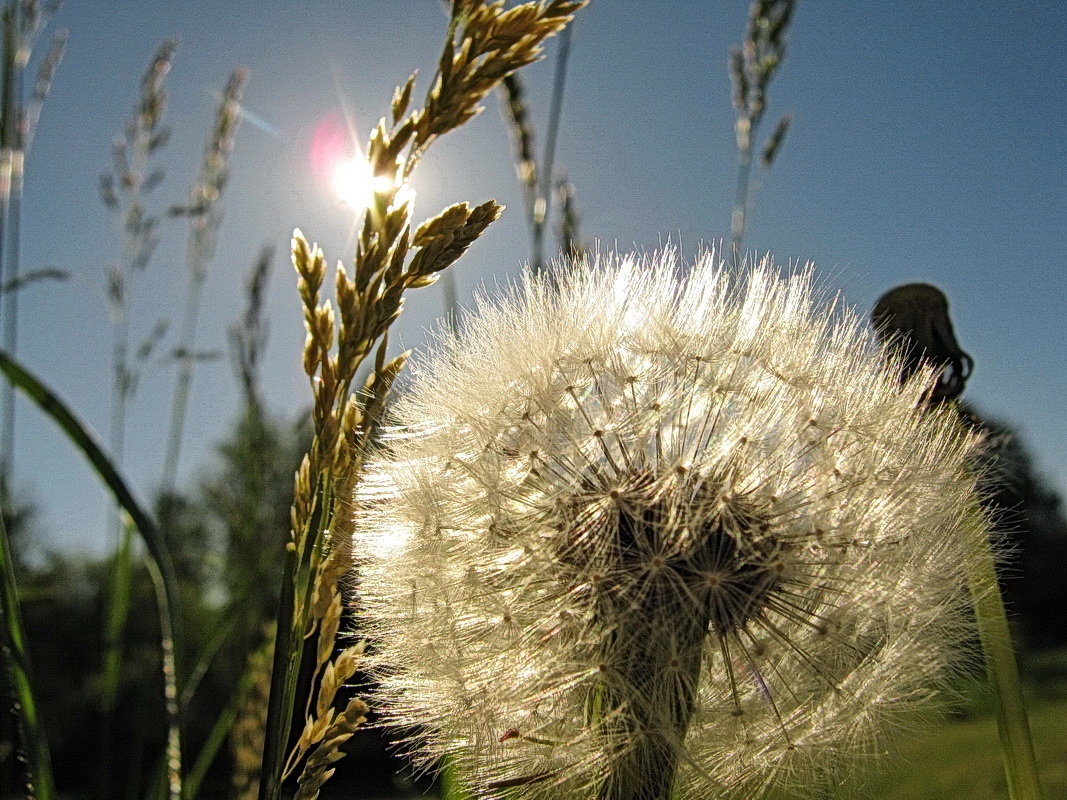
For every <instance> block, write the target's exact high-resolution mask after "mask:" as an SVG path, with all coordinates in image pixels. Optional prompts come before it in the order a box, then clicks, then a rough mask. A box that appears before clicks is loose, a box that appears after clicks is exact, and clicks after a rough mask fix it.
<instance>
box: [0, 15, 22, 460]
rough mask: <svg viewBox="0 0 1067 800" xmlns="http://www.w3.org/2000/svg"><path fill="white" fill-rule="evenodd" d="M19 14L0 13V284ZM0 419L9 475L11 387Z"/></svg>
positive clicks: (7, 303) (14, 144)
mask: <svg viewBox="0 0 1067 800" xmlns="http://www.w3.org/2000/svg"><path fill="white" fill-rule="evenodd" d="M19 27H20V26H19V13H18V7H17V4H16V3H10V4H8V5H7V6H6V7H5V8H4V11H3V66H2V69H3V75H2V77H0V284H3V283H6V282H7V281H8V279H9V275H8V270H9V268H10V265H9V264H7V263H5V259H4V254H5V250H6V249H7V247H6V245H7V236H8V221H9V216H10V213H11V199H12V192H11V189H12V182H13V179H14V174H15V159H16V156H17V154H18V116H19V107H18V100H17V96H18V87H21V76H22V66H21V63H20V62H21V59H20V58H19V53H18V51H19V39H20V38H21V37H20V36H19ZM17 294H18V293H17V292H13V293H11V295H10V296H9V297H7V298H4V312H5V316H7V312H8V311H9V309H10V308H11V302H12V301H11V298H12V297H15V296H17ZM4 323H5V324H4V338H5V339H6V338H7V330H8V325H7V320H5V321H4ZM2 402H3V411H2V413H3V417H2V419H0V469H3V471H4V473H5V474H8V475H10V474H11V467H12V463H13V459H14V452H13V451H14V405H15V403H14V395H13V393H12V389H11V387H10V386H5V387H4V391H3V398H2Z"/></svg>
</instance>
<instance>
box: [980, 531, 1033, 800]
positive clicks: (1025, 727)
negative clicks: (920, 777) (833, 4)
mask: <svg viewBox="0 0 1067 800" xmlns="http://www.w3.org/2000/svg"><path fill="white" fill-rule="evenodd" d="M979 546H980V547H981V548H982V550H983V552H982V553H981V558H978V559H974V560H973V563H975V564H976V566H975V567H974V568H973V572H972V574H971V575H970V576H969V582H970V590H971V597H972V600H973V602H974V613H975V617H976V618H977V621H978V633H979V635H980V637H981V640H982V650H983V652H984V654H985V664H986V673H987V675H988V678H989V685H990V688H991V689H992V690H993V695H994V699H995V701H996V705H997V728H998V731H999V733H1000V746H1001V751H1002V754H1003V757H1004V775H1005V777H1006V778H1007V781H1008V796H1009V797H1010V798H1011V800H1041V798H1042V794H1041V784H1040V781H1039V780H1038V775H1037V760H1036V758H1035V757H1034V744H1033V741H1032V739H1031V737H1030V723H1029V720H1028V719H1027V713H1026V702H1025V700H1024V699H1023V693H1022V686H1021V684H1020V682H1019V668H1018V665H1017V664H1016V661H1015V649H1014V647H1013V645H1012V637H1011V629H1010V628H1009V627H1008V617H1007V614H1006V613H1005V611H1004V601H1003V598H1002V597H1001V593H1000V584H999V583H998V581H997V573H996V566H995V562H994V558H993V552H992V549H991V548H990V546H989V542H988V541H983V542H982V543H981V544H980V545H979Z"/></svg>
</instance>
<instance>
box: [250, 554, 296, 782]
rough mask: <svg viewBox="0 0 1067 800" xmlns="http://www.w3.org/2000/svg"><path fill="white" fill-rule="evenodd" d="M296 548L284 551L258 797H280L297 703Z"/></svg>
mask: <svg viewBox="0 0 1067 800" xmlns="http://www.w3.org/2000/svg"><path fill="white" fill-rule="evenodd" d="M297 559H298V556H297V552H296V547H295V545H293V544H292V543H291V542H290V544H289V546H288V547H287V548H286V551H285V571H284V573H283V575H282V594H281V598H280V600H279V607H278V633H277V636H276V638H275V640H274V659H273V662H274V666H273V668H272V669H271V681H270V697H269V699H268V701H267V727H266V730H265V731H264V734H265V735H264V742H263V768H262V770H261V772H260V783H259V800H279V798H280V797H281V790H282V781H281V773H282V766H283V765H284V764H285V754H286V748H287V746H288V744H289V726H290V724H291V721H292V719H293V707H294V705H295V702H296V681H297V676H298V673H299V671H300V660H301V657H302V656H303V649H304V648H303V645H304V637H303V635H302V633H301V632H300V631H297V632H296V635H295V636H294V635H293V634H294V631H293V612H294V609H295V608H296V583H295V582H296V571H297Z"/></svg>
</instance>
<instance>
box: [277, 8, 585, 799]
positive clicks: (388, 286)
mask: <svg viewBox="0 0 1067 800" xmlns="http://www.w3.org/2000/svg"><path fill="white" fill-rule="evenodd" d="M584 4H585V3H584V2H582V0H546V1H545V2H529V3H523V4H521V5H517V6H513V7H511V8H508V9H505V8H504V7H503V5H502V4H497V3H492V4H490V3H485V2H454V3H452V5H451V8H450V17H449V25H448V32H447V35H446V41H445V46H444V48H443V51H442V53H441V57H440V59H439V61H438V69H437V72H436V74H435V76H434V78H433V79H432V81H431V85H430V89H429V91H428V92H427V94H426V99H425V102H424V105H423V107H422V108H418V109H416V110H414V111H410V112H409V110H408V108H409V106H410V104H411V103H410V101H411V96H412V89H413V85H414V80H415V77H414V76H412V77H411V78H410V79H409V80H408V81H407V82H406V83H405V84H404V85H403V86H399V87H397V89H396V92H395V93H394V95H393V101H392V104H391V114H390V116H389V118H388V119H383V120H381V122H380V123H379V124H378V126H377V127H376V128H375V129H374V131H373V132H372V133H371V136H370V141H369V142H368V145H367V147H366V149H365V152H366V154H367V160H368V162H369V163H370V166H371V169H372V170H373V172H374V174H375V175H377V176H379V177H382V178H386V179H388V185H387V186H384V187H383V188H381V189H377V190H376V191H375V192H374V195H373V198H372V201H371V203H370V206H369V208H368V209H367V210H366V212H365V213H364V215H363V221H362V225H361V232H360V235H359V238H358V241H357V244H356V255H355V259H354V270H353V272H352V273H349V272H348V271H346V270H345V269H344V268H343V267H339V268H338V269H337V271H336V273H335V290H336V305H334V302H333V301H330V300H323V299H322V297H321V293H320V289H321V288H322V284H323V280H324V278H325V275H326V262H325V256H324V254H323V253H322V251H321V250H320V249H319V248H317V247H313V246H311V245H310V244H309V242H308V241H307V240H306V239H305V238H304V237H303V235H302V234H301V233H300V232H299V231H296V232H295V233H294V235H293V241H292V259H293V266H294V267H295V269H296V271H297V275H298V284H297V286H298V291H299V294H300V299H301V305H302V307H303V316H304V323H305V327H306V329H307V339H306V340H305V345H304V353H303V368H304V371H305V373H306V374H307V376H308V378H309V379H310V385H311V389H312V393H313V397H314V404H313V406H312V414H311V418H312V424H313V429H314V439H313V441H312V444H311V447H310V448H309V450H308V452H307V454H306V456H305V457H304V460H303V462H302V464H301V466H300V468H299V470H297V474H296V479H295V486H294V500H293V506H292V512H291V538H290V541H289V543H288V544H287V547H286V554H285V575H284V578H283V587H282V597H281V603H280V608H279V616H278V627H277V641H276V646H275V651H274V659H273V672H272V676H271V688H270V697H269V702H268V712H267V725H266V730H265V742H264V751H263V762H262V773H261V781H260V793H259V797H260V800H279V798H280V796H281V789H282V782H283V781H284V780H285V777H286V775H288V774H292V775H293V776H298V778H297V780H298V788H297V795H296V796H297V797H298V798H300V800H312V799H313V798H317V797H318V796H319V792H320V789H321V787H322V785H323V784H324V783H325V781H327V780H328V779H329V778H330V776H331V775H332V774H333V772H334V767H333V764H334V762H336V760H337V759H339V758H341V757H342V755H343V752H342V750H341V747H342V745H343V744H344V742H346V741H347V740H348V739H349V738H350V737H351V736H352V735H353V734H354V733H355V730H356V728H357V727H358V726H359V725H360V724H362V723H363V722H364V721H365V716H364V715H365V713H366V711H367V710H368V709H367V706H366V704H365V703H363V701H362V700H360V699H359V698H352V699H350V700H348V702H347V705H346V706H345V707H344V708H343V709H335V708H334V706H335V704H336V702H337V700H338V698H339V695H338V689H339V687H340V686H341V685H342V684H343V683H344V681H346V680H348V679H349V678H350V677H351V676H352V675H353V674H354V673H355V670H356V668H357V663H358V659H359V656H360V653H361V652H362V648H361V647H360V646H358V645H356V646H354V647H349V648H344V649H342V650H341V651H340V652H337V648H336V641H335V639H336V636H337V634H338V630H339V626H340V624H341V616H342V600H341V588H340V580H341V577H342V575H343V574H344V573H345V572H346V571H347V570H348V569H349V563H350V562H349V558H348V554H347V552H345V550H344V548H335V547H333V542H334V541H340V542H347V541H349V540H350V537H351V534H352V530H351V527H352V524H353V516H352V514H350V513H347V512H346V509H347V505H346V504H347V502H348V498H351V497H352V496H353V490H354V487H355V485H356V483H357V482H358V481H359V479H360V475H361V470H362V463H363V457H364V456H365V454H366V451H367V448H368V445H369V443H370V439H371V436H372V434H373V431H374V429H375V428H376V426H377V423H378V420H379V419H380V415H381V413H382V409H383V406H384V403H385V400H386V397H387V396H388V394H389V390H390V388H391V386H392V382H393V380H394V379H395V378H396V376H397V374H398V373H399V372H400V370H401V369H402V368H403V364H404V361H405V360H406V358H407V355H408V354H407V353H404V354H402V355H400V356H397V357H395V358H392V359H389V358H388V357H387V355H388V346H389V338H388V331H389V327H390V325H391V324H392V323H393V321H394V320H395V319H396V318H397V316H399V314H400V310H401V306H402V302H403V295H404V293H405V292H406V291H407V290H409V289H417V288H420V287H426V286H430V285H432V284H433V283H434V282H436V280H437V279H438V277H439V276H440V274H441V273H442V272H444V271H445V270H446V269H447V268H448V267H449V266H451V265H452V264H453V263H455V261H456V260H458V259H459V258H460V257H461V256H462V255H463V254H464V253H465V252H466V251H467V249H468V248H469V247H470V246H471V245H472V244H473V243H474V241H475V240H476V239H477V238H478V237H479V236H481V234H482V233H483V232H484V231H485V229H486V228H487V227H488V226H489V225H490V224H492V223H493V222H494V221H495V220H496V219H497V218H498V217H499V215H500V212H501V211H502V207H501V206H500V205H498V204H497V203H496V202H495V201H492V200H490V201H488V202H486V203H483V204H482V205H479V206H476V207H474V208H471V207H470V205H469V204H467V203H457V204H456V205H453V206H451V207H450V208H447V209H445V210H444V211H442V212H440V213H439V214H438V215H437V216H435V217H433V218H431V219H428V220H426V221H425V222H423V223H422V224H421V225H418V226H417V227H415V228H414V229H413V227H412V215H413V203H414V194H413V193H412V192H411V191H410V187H409V186H408V181H409V179H410V176H411V174H412V172H413V171H414V169H415V167H416V166H417V164H418V163H419V161H420V160H421V158H422V156H423V154H424V153H425V152H426V150H427V149H428V148H429V147H430V146H431V145H432V144H433V142H434V141H436V140H437V139H438V138H439V137H440V136H442V135H444V134H446V133H448V132H450V131H452V130H455V129H456V128H459V127H460V126H462V125H463V124H464V123H465V122H467V121H468V120H469V119H471V118H472V117H474V116H475V115H476V114H477V113H478V112H479V111H480V110H481V107H480V103H481V102H482V101H483V100H484V99H485V97H486V96H487V95H488V94H489V93H490V92H492V91H493V90H494V89H495V88H496V87H497V86H498V85H499V83H500V82H501V81H502V80H503V79H504V78H505V77H506V76H507V75H508V74H510V73H512V72H514V71H515V70H518V69H519V68H521V67H522V66H524V65H526V64H528V63H530V62H531V61H534V60H536V59H537V57H538V56H539V55H540V52H541V44H542V42H543V41H544V40H545V39H546V38H548V37H549V36H552V35H553V34H555V33H558V32H559V31H560V30H562V29H563V28H564V27H565V26H566V25H567V23H568V22H570V20H571V19H572V15H573V13H574V12H575V11H577V10H578V9H579V8H581V7H582V6H583V5H584ZM370 359H373V362H372V363H373V365H374V369H373V370H372V372H371V375H370V377H369V378H368V379H367V382H366V384H365V385H364V387H363V391H362V393H361V394H360V395H359V396H358V397H357V396H354V395H353V394H352V389H353V385H352V384H353V380H354V378H355V375H356V372H357V370H358V369H359V368H360V367H361V365H362V364H363V363H364V362H367V361H368V360H370ZM305 647H307V648H314V650H313V652H314V653H315V660H314V663H311V659H310V658H309V659H307V660H308V662H309V664H308V666H309V667H311V669H309V670H308V671H307V673H306V676H307V680H301V668H302V666H304V660H305V659H304V650H305ZM301 686H307V687H308V689H307V691H308V692H310V693H311V694H310V696H308V697H307V698H306V700H307V703H306V708H308V709H309V710H310V709H314V713H313V714H312V713H309V715H308V718H307V720H306V725H305V726H304V729H303V730H302V731H301V733H300V735H299V736H298V737H297V738H296V740H295V744H294V745H293V748H292V750H291V751H290V750H289V747H288V743H289V741H290V739H291V738H292V737H291V733H290V725H291V724H292V721H293V711H294V709H295V708H296V703H297V697H296V695H297V690H298V687H301ZM312 698H314V702H312Z"/></svg>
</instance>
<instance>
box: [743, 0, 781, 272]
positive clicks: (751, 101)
mask: <svg viewBox="0 0 1067 800" xmlns="http://www.w3.org/2000/svg"><path fill="white" fill-rule="evenodd" d="M795 6H796V0H753V2H752V5H751V6H750V9H749V18H748V27H747V29H746V30H745V39H744V42H743V44H742V46H741V47H739V48H736V49H734V50H732V51H731V53H730V78H731V80H732V82H733V103H734V109H735V111H736V112H737V121H736V123H735V133H736V137H737V159H738V165H737V185H736V188H735V190H734V207H733V213H732V215H731V218H730V249H731V251H732V253H733V257H734V258H735V259H736V258H737V257H738V254H739V251H740V249H741V244H742V242H743V240H744V238H745V229H746V227H747V224H748V212H749V206H750V204H751V197H750V193H751V183H752V156H753V152H754V144H755V139H756V133H757V131H758V129H759V126H760V122H761V121H762V120H763V114H764V111H765V110H766V106H767V88H768V87H769V86H770V83H771V79H772V78H773V77H774V75H775V73H776V72H777V71H778V68H779V67H780V66H781V63H782V59H783V58H785V50H786V42H785V34H786V31H787V30H788V29H789V23H790V21H791V19H792V16H793V9H794V7H795ZM789 119H790V118H789V117H788V116H784V117H782V119H781V120H780V121H779V122H778V124H777V126H776V127H775V130H774V133H773V134H772V135H771V136H770V138H769V139H768V141H767V143H766V145H765V147H764V148H763V155H762V159H761V161H762V164H763V166H764V168H767V167H769V166H770V165H771V163H772V162H773V161H774V158H775V156H776V155H777V153H778V150H779V149H780V147H781V144H782V140H783V138H784V137H785V133H786V131H787V130H788V128H789Z"/></svg>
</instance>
